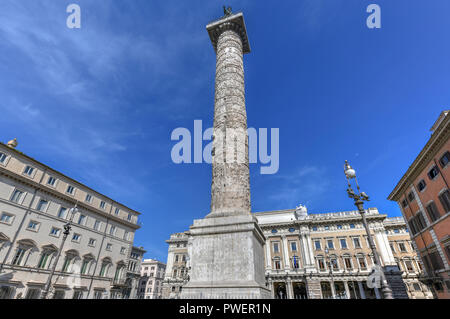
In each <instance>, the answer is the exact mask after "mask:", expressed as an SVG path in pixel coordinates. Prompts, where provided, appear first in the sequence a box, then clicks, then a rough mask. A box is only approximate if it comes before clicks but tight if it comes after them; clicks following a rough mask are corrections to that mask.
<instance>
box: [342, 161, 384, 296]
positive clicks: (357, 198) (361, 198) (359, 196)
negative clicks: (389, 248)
mask: <svg viewBox="0 0 450 319" xmlns="http://www.w3.org/2000/svg"><path fill="white" fill-rule="evenodd" d="M344 173H345V177H346V178H347V183H348V188H347V194H348V197H350V198H353V200H354V204H355V206H356V207H357V208H358V211H359V213H360V214H361V217H362V222H363V225H364V228H365V230H366V233H367V240H368V242H369V246H370V249H371V251H372V254H373V259H374V263H375V266H377V267H378V268H379V269H381V271H380V276H381V291H382V293H383V297H384V299H393V297H392V290H391V288H389V285H388V283H387V280H386V276H385V274H384V271H383V270H382V268H381V260H380V256H379V255H378V252H377V249H376V248H375V244H374V242H373V238H372V235H371V234H370V230H369V226H368V224H367V220H366V214H365V211H364V202H368V201H369V196H367V194H366V193H364V192H361V190H360V188H359V185H358V180H357V178H356V171H355V170H354V169H353V168H352V167H351V166H350V164H349V163H348V161H345V164H344ZM351 180H354V181H355V185H356V189H357V193H355V191H354V190H353V188H352V185H351Z"/></svg>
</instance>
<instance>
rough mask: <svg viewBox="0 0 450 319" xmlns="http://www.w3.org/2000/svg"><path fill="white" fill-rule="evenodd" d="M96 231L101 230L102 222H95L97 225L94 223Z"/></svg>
mask: <svg viewBox="0 0 450 319" xmlns="http://www.w3.org/2000/svg"><path fill="white" fill-rule="evenodd" d="M94 229H95V230H99V229H100V221H99V220H96V221H95V223H94Z"/></svg>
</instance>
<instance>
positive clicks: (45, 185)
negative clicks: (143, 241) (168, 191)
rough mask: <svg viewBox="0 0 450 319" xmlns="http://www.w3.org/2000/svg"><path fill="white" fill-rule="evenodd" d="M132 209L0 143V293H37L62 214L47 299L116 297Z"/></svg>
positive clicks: (134, 216)
mask: <svg viewBox="0 0 450 319" xmlns="http://www.w3.org/2000/svg"><path fill="white" fill-rule="evenodd" d="M75 205H76V206H77V210H72V209H71V208H73V207H74V206H75ZM72 212H74V214H72ZM139 215H140V213H139V212H137V211H135V210H132V209H130V208H128V207H126V206H125V205H123V204H121V203H119V202H117V201H115V200H113V199H111V198H109V197H107V196H105V195H103V194H100V193H99V192H96V191H95V190H93V189H91V188H89V187H87V186H86V185H83V184H82V183H80V182H78V181H76V180H74V179H72V178H70V177H68V176H66V175H64V174H62V173H60V172H58V171H56V170H54V169H52V168H51V167H48V166H47V165H45V164H43V163H40V162H38V161H37V160H35V159H33V158H31V157H29V156H27V155H25V154H23V153H22V152H19V151H18V150H16V149H15V148H14V145H11V146H7V145H5V144H2V143H0V298H30V299H31V298H33V299H34V298H41V297H42V293H43V291H44V288H45V286H46V283H47V280H48V278H49V275H50V273H51V269H52V266H53V264H54V263H55V260H56V259H57V256H58V251H59V250H60V247H61V243H62V238H63V232H64V225H65V224H67V223H68V221H69V220H72V225H71V227H72V229H71V231H70V234H69V235H68V237H67V239H66V241H65V243H64V246H63V248H62V250H61V252H60V255H59V256H60V257H59V260H58V263H57V265H56V269H55V274H54V276H53V277H52V279H53V280H52V282H51V286H50V290H49V295H48V296H47V298H57V299H62V298H75V299H81V298H97V299H100V298H123V297H124V289H125V288H127V285H128V284H127V282H126V280H127V267H128V263H129V261H130V254H131V252H132V247H133V240H134V234H135V231H136V230H137V229H139V228H140V226H139V225H138V216H139ZM125 294H126V293H125Z"/></svg>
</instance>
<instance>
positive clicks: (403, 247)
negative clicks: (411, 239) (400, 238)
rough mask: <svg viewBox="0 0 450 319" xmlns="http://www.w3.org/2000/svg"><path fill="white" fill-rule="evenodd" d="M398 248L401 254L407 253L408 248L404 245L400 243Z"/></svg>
mask: <svg viewBox="0 0 450 319" xmlns="http://www.w3.org/2000/svg"><path fill="white" fill-rule="evenodd" d="M398 248H399V249H400V251H401V252H403V253H405V252H406V246H405V244H404V243H398Z"/></svg>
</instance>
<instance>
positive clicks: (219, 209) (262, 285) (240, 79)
mask: <svg viewBox="0 0 450 319" xmlns="http://www.w3.org/2000/svg"><path fill="white" fill-rule="evenodd" d="M206 29H207V31H208V33H209V36H210V39H211V42H212V45H213V47H214V50H215V52H216V85H215V103H214V128H213V135H214V142H213V164H212V183H211V211H210V213H209V214H208V215H207V216H206V217H205V218H204V219H198V220H194V223H193V225H192V226H191V227H190V229H189V235H190V240H189V241H190V242H189V247H190V248H189V252H190V253H189V255H190V256H189V257H190V260H189V265H190V270H189V277H190V280H189V282H188V283H187V284H186V285H185V286H184V287H183V291H182V294H181V298H270V290H269V289H268V287H267V286H266V281H265V269H264V249H263V247H264V243H265V238H264V235H263V233H262V231H261V229H260V227H259V226H258V223H257V220H256V218H255V217H254V216H252V215H251V213H250V208H251V205H250V179H249V163H248V141H247V116H246V110H245V92H244V91H245V89H244V64H243V54H245V53H249V52H250V46H249V43H248V39H247V31H246V28H245V23H244V16H243V14H242V13H236V14H232V13H231V12H230V11H228V12H226V14H225V16H224V17H222V18H220V19H219V20H216V21H214V22H211V23H210V24H208V25H207V26H206Z"/></svg>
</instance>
